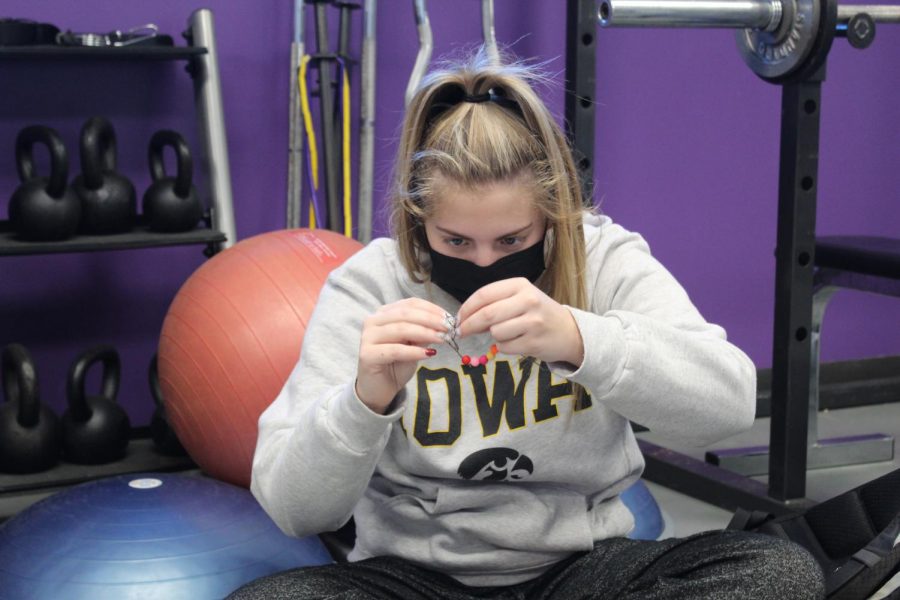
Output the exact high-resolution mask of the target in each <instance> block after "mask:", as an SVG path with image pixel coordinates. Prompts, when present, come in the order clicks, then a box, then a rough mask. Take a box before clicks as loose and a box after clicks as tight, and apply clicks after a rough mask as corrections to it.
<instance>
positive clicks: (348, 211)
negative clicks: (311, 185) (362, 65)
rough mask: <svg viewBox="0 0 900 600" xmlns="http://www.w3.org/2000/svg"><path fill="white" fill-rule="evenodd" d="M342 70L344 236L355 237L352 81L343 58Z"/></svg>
mask: <svg viewBox="0 0 900 600" xmlns="http://www.w3.org/2000/svg"><path fill="white" fill-rule="evenodd" d="M338 65H340V69H341V113H342V114H341V122H342V126H341V129H342V133H343V135H342V140H341V141H342V146H343V148H342V153H343V157H342V158H343V163H344V168H343V171H344V235H345V236H347V237H353V209H352V207H351V198H352V191H353V190H352V189H351V188H350V79H349V78H348V77H347V66H346V65H345V64H344V59H343V58H338Z"/></svg>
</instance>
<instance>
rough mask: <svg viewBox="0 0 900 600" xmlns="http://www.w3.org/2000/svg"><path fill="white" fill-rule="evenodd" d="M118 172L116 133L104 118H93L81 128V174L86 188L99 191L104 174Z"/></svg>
mask: <svg viewBox="0 0 900 600" xmlns="http://www.w3.org/2000/svg"><path fill="white" fill-rule="evenodd" d="M115 170H116V132H115V130H114V129H113V126H112V123H110V122H109V121H108V120H107V119H105V118H103V117H91V118H90V119H88V120H87V122H85V124H84V127H82V128H81V173H82V177H84V187H86V188H87V189H89V190H96V189H99V188H100V186H102V185H103V174H104V172H106V171H115Z"/></svg>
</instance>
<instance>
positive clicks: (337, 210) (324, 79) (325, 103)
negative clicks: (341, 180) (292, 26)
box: [315, 0, 343, 231]
mask: <svg viewBox="0 0 900 600" xmlns="http://www.w3.org/2000/svg"><path fill="white" fill-rule="evenodd" d="M327 4H328V2H327V0H315V15H316V50H317V52H318V54H319V56H318V57H317V59H318V62H317V66H318V73H319V108H320V109H321V111H320V112H321V114H322V121H321V123H322V154H323V155H324V159H325V160H324V163H325V198H326V199H327V205H328V229H331V230H332V231H343V220H342V218H341V205H340V203H339V202H338V189H339V188H338V185H339V184H338V168H339V167H340V158H339V157H338V154H337V150H338V149H337V145H336V144H337V140H336V139H335V137H336V132H335V130H334V79H333V78H332V73H331V62H330V60H328V59H326V56H328V54H329V52H328V14H327V10H328V6H327ZM331 57H332V58H333V57H334V55H331ZM318 225H319V226H320V227H323V226H325V223H319V224H318Z"/></svg>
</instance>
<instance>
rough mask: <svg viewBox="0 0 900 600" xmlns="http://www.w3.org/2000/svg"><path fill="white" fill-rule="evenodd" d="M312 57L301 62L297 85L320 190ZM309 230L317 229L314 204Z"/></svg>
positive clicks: (310, 160) (311, 160) (314, 181)
mask: <svg viewBox="0 0 900 600" xmlns="http://www.w3.org/2000/svg"><path fill="white" fill-rule="evenodd" d="M309 61H310V56H309V55H308V54H307V55H305V56H304V57H303V58H302V59H301V60H300V76H299V77H297V85H299V86H300V107H301V110H302V112H303V125H304V129H306V139H307V145H308V146H309V162H310V170H311V171H312V173H311V175H312V183H313V189H314V190H318V189H319V150H318V147H317V146H316V130H315V129H314V128H313V122H312V114H311V111H310V110H309V93H308V92H307V89H306V67H307V65H308V64H309ZM309 228H310V229H315V228H316V211H315V209H314V208H313V203H312V202H310V203H309Z"/></svg>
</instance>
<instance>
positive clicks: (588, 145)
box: [566, 0, 900, 514]
mask: <svg viewBox="0 0 900 600" xmlns="http://www.w3.org/2000/svg"><path fill="white" fill-rule="evenodd" d="M598 21H599V24H600V25H601V26H603V27H613V26H616V27H700V28H734V29H737V32H736V42H737V45H738V50H739V52H740V54H741V56H742V58H743V59H744V62H745V63H746V64H747V65H748V66H749V67H750V68H751V69H752V70H753V71H754V72H755V73H756V74H757V75H758V76H759V77H760V78H761V79H763V80H764V81H767V82H769V83H772V84H777V85H781V86H782V111H781V146H780V159H779V161H780V162H779V164H780V168H779V185H778V224H777V242H776V244H777V247H776V273H775V307H774V313H775V319H774V340H773V357H772V400H771V405H772V415H771V430H770V448H769V453H768V475H769V483H768V486H766V485H764V484H762V483H760V482H758V481H756V480H754V479H751V478H750V477H748V476H746V475H741V474H739V473H736V472H733V471H730V470H727V469H724V468H722V467H720V466H717V465H715V464H710V463H707V462H703V461H700V460H697V459H694V458H691V457H689V456H685V455H683V454H680V453H677V452H674V451H672V450H669V449H666V448H663V447H660V446H656V445H655V444H651V443H649V442H646V441H644V440H641V441H640V442H639V443H640V445H641V449H642V451H643V453H644V456H645V459H646V462H647V468H646V472H645V476H646V477H647V478H648V479H650V480H651V481H656V482H657V483H660V484H662V485H665V486H667V487H670V488H672V489H675V490H678V491H682V492H684V493H687V494H689V495H691V496H694V497H696V498H699V499H702V500H705V501H707V502H710V503H712V504H715V505H717V506H720V507H723V508H726V509H729V510H733V509H735V508H737V507H743V508H747V509H751V510H764V511H767V512H772V513H775V514H784V513H786V512H788V511H789V510H790V509H789V506H790V507H791V508H794V507H798V506H803V505H806V504H809V503H810V502H809V501H808V500H807V499H806V498H805V495H806V470H807V467H808V450H809V449H810V448H813V450H816V448H815V447H814V446H815V445H814V444H811V443H810V439H809V435H810V432H811V427H810V425H811V420H812V419H815V414H816V413H815V411H816V410H817V406H812V405H811V401H810V387H811V383H810V372H811V369H812V368H814V367H813V366H812V365H811V362H812V361H811V357H812V356H816V355H813V354H812V352H813V351H814V350H817V346H814V345H813V344H814V342H816V343H817V332H818V330H817V325H816V324H815V323H814V322H813V308H812V304H813V303H812V300H811V299H812V297H813V294H814V291H815V290H814V286H815V285H816V284H815V283H814V270H815V269H814V267H815V266H817V265H816V252H815V250H816V238H815V219H816V194H817V190H818V154H819V122H820V107H821V86H822V82H823V81H824V80H825V66H826V59H827V56H828V52H829V50H830V49H831V44H832V42H833V40H834V38H835V37H846V38H847V39H848V41H849V42H850V43H851V45H853V46H854V47H857V48H865V47H867V46H868V45H870V44H871V42H872V40H873V39H874V35H875V24H876V23H900V6H873V5H848V6H839V5H838V3H837V2H836V0H746V1H742V2H722V1H720V0H600V1H598V0H568V25H567V28H568V35H567V53H566V57H567V60H566V88H567V89H568V90H570V91H574V94H571V93H570V94H569V95H568V96H567V101H566V122H567V124H568V125H569V132H570V136H571V137H572V141H573V145H574V148H575V152H576V160H577V162H578V166H579V169H580V171H581V175H582V181H583V182H585V185H586V186H588V185H589V184H588V183H587V182H590V181H592V178H593V151H594V149H593V145H594V138H593V135H594V134H593V132H594V127H593V124H594V119H595V115H594V107H593V99H592V93H593V89H594V64H595V62H596V44H595V43H594V40H593V35H592V34H593V31H594V30H595V27H596V25H597V23H598ZM573 132H576V133H573ZM586 189H589V188H587V187H586ZM590 197H591V196H590V195H586V198H590ZM896 277H897V279H900V274H896ZM857 289H863V288H857ZM873 291H874V290H873ZM819 316H821V315H819ZM814 325H815V326H814ZM814 337H816V340H814V339H813V338H814ZM813 385H814V384H813ZM812 425H813V427H812V430H814V429H815V426H814V421H812ZM856 441H857V442H859V441H862V442H863V443H865V442H866V440H856ZM868 441H869V442H872V440H868ZM875 442H877V440H875ZM892 451H893V440H891V452H892Z"/></svg>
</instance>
